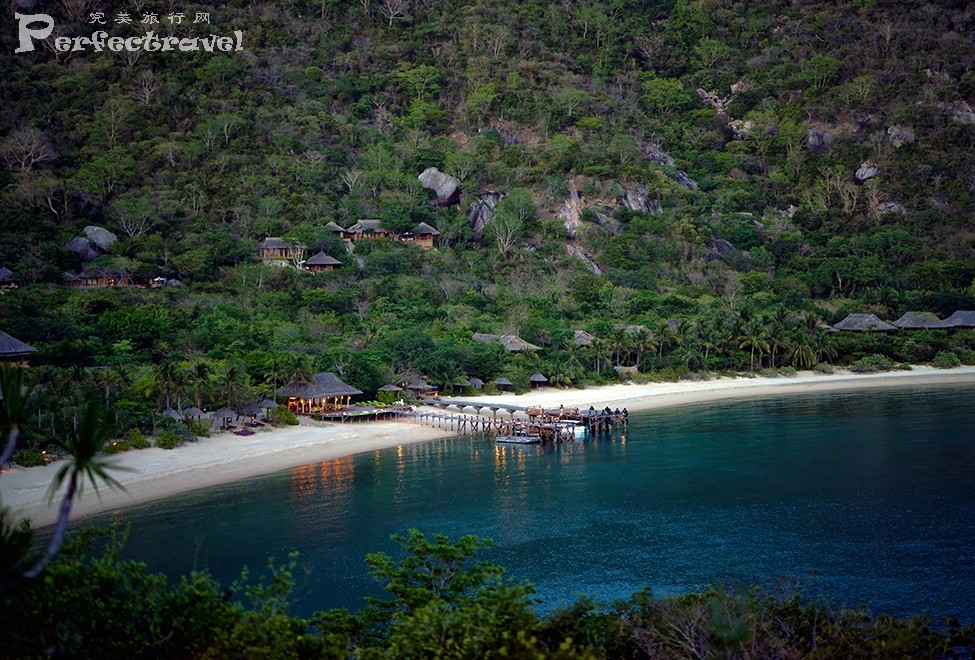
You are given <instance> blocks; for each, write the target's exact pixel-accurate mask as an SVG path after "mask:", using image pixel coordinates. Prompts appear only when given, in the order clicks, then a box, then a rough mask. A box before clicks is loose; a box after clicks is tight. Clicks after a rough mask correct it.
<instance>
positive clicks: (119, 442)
mask: <svg viewBox="0 0 975 660" xmlns="http://www.w3.org/2000/svg"><path fill="white" fill-rule="evenodd" d="M128 450H129V443H128V441H127V440H126V439H125V438H116V439H115V440H112V441H111V442H110V443H108V444H106V445H105V449H104V451H105V453H106V454H121V453H122V452H124V451H128Z"/></svg>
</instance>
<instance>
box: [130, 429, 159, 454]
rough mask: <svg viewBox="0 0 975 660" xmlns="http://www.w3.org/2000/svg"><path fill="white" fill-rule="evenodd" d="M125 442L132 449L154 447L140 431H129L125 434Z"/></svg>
mask: <svg viewBox="0 0 975 660" xmlns="http://www.w3.org/2000/svg"><path fill="white" fill-rule="evenodd" d="M125 442H126V444H128V446H129V447H131V448H132V449H148V448H149V447H151V446H152V445H151V444H149V441H148V440H146V436H145V435H143V433H142V431H140V430H139V429H129V432H128V433H126V434H125Z"/></svg>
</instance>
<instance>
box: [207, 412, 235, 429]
mask: <svg viewBox="0 0 975 660" xmlns="http://www.w3.org/2000/svg"><path fill="white" fill-rule="evenodd" d="M236 419H237V413H236V412H234V411H233V410H232V409H231V408H220V409H219V410H215V411H214V412H213V423H214V424H217V423H219V424H220V428H226V427H227V426H229V425H230V424H228V422H233V421H234V420H236Z"/></svg>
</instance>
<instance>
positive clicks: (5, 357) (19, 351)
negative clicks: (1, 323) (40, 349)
mask: <svg viewBox="0 0 975 660" xmlns="http://www.w3.org/2000/svg"><path fill="white" fill-rule="evenodd" d="M35 352H37V349H36V348H34V347H33V346H31V345H30V344H27V343H24V342H22V341H20V340H19V339H17V338H16V337H12V336H10V335H8V334H7V333H6V332H3V331H2V330H0V363H5V364H12V365H14V366H22V367H26V366H27V359H28V358H29V357H30V354H31V353H35Z"/></svg>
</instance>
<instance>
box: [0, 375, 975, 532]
mask: <svg viewBox="0 0 975 660" xmlns="http://www.w3.org/2000/svg"><path fill="white" fill-rule="evenodd" d="M950 383H972V384H975V367H960V368H957V369H933V368H929V367H915V369H914V370H913V371H897V372H889V373H880V374H851V373H836V374H832V375H822V374H815V373H812V372H803V373H801V374H799V375H798V376H796V377H793V378H762V377H756V378H716V379H713V380H707V381H681V382H677V383H646V384H619V385H608V386H603V387H592V388H587V389H570V390H560V389H555V388H543V389H540V390H534V391H532V392H530V393H527V394H522V395H516V394H499V395H492V396H487V395H478V396H470V397H467V396H465V397H458V398H461V399H462V400H464V401H475V400H476V401H479V402H481V401H482V402H484V403H485V404H488V405H490V404H491V403H501V404H508V405H517V406H525V407H528V406H543V407H545V408H549V409H552V408H558V407H559V405H564V406H565V407H567V408H572V407H579V408H583V409H588V407H589V406H590V405H593V406H595V407H596V408H603V407H605V406H609V407H611V408H613V409H615V408H624V407H625V408H627V409H628V410H629V411H631V412H632V411H637V410H648V409H655V408H664V407H669V406H679V405H687V404H694V403H706V402H710V401H720V400H725V399H736V398H753V397H769V396H779V395H792V394H803V393H811V392H825V391H841V390H867V389H873V388H877V387H911V386H925V385H936V384H950ZM448 398H449V397H448ZM465 412H466V413H470V412H471V410H470V409H466V410H465ZM484 412H485V413H488V412H489V411H487V410H485V411H484ZM450 435H453V433H452V432H451V431H447V430H442V429H434V428H429V427H425V426H419V425H415V424H411V423H407V422H384V421H376V422H361V423H348V424H337V423H336V424H326V425H314V426H313V425H308V424H302V425H300V426H297V427H288V428H284V429H272V430H267V431H262V432H258V433H256V434H255V435H252V436H245V437H241V436H237V435H233V434H229V433H223V434H218V435H216V436H214V437H212V438H203V439H201V440H200V441H199V442H196V443H191V444H187V445H184V446H182V447H179V448H177V449H174V450H168V451H167V450H162V449H156V448H152V449H143V450H139V451H136V450H133V451H129V452H126V453H124V454H118V455H115V456H112V457H111V458H110V460H111V461H112V462H114V463H115V464H116V465H118V466H121V467H124V468H125V469H126V471H115V472H113V474H114V475H115V476H116V478H118V480H119V481H121V482H122V484H124V485H125V487H126V490H127V492H124V493H123V492H119V491H110V490H107V489H106V488H101V489H100V492H101V497H100V498H99V497H98V496H96V495H95V493H94V492H92V490H91V488H90V486H89V487H86V490H85V492H84V494H83V496H82V497H81V498H80V500H78V501H77V502H76V503H75V506H74V509H73V512H72V519H73V520H77V519H79V518H82V517H84V516H89V515H92V514H95V513H101V512H104V511H111V510H114V509H117V508H121V507H125V506H131V505H134V504H140V503H142V502H147V501H150V500H155V499H161V498H164V497H168V496H170V495H175V494H178V493H182V492H186V491H190V490H194V489H197V488H203V487H206V486H213V485H217V484H221V483H229V482H232V481H237V480H240V479H245V478H248V477H253V476H258V475H264V474H271V473H274V472H279V471H281V470H285V469H288V468H292V467H297V466H300V465H308V464H311V463H317V462H320V461H326V460H330V459H333V458H339V457H343V456H349V455H352V454H358V453H361V452H366V451H374V450H377V449H383V448H387V447H396V446H398V445H405V444H412V443H417V442H424V441H428V440H433V439H436V438H443V437H448V436H450ZM59 465H60V464H59V463H52V464H50V465H47V466H45V467H40V468H29V469H27V468H21V467H15V468H13V469H11V470H9V471H5V472H4V473H3V474H2V475H0V503H2V505H3V506H6V507H10V508H11V510H12V512H13V513H14V516H15V517H16V518H18V519H21V518H30V520H31V521H32V523H33V525H34V526H35V527H41V526H45V525H50V524H52V523H53V522H54V520H55V518H56V515H57V506H58V500H57V498H56V499H55V501H54V502H53V503H51V504H49V503H48V498H47V491H48V486H49V485H50V483H51V481H52V479H53V477H54V474H55V472H56V471H57V469H58V467H59Z"/></svg>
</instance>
